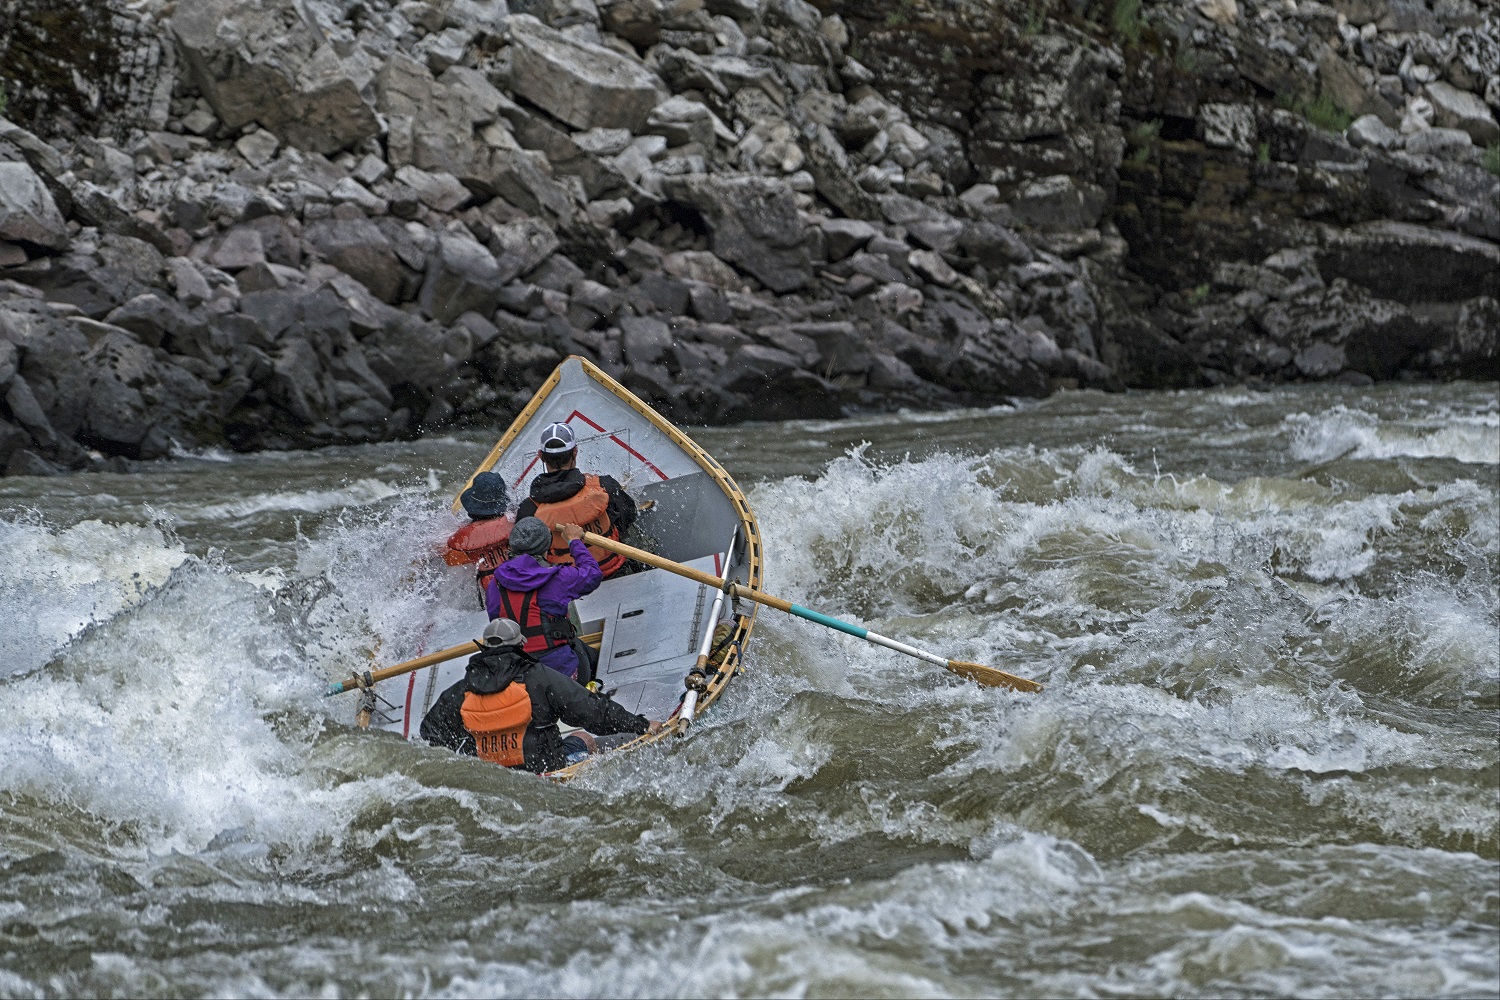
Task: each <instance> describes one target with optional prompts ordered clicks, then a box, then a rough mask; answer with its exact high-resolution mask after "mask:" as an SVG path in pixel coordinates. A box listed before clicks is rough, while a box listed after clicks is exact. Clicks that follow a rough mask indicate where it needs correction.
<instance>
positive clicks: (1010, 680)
mask: <svg viewBox="0 0 1500 1000" xmlns="http://www.w3.org/2000/svg"><path fill="white" fill-rule="evenodd" d="M558 530H561V526H559V529H558ZM583 541H584V543H585V544H588V545H594V546H598V547H599V548H601V549H609V550H610V551H611V552H618V553H620V554H621V555H623V556H625V557H626V558H627V559H634V560H636V561H637V562H643V563H645V564H646V565H648V566H655V567H656V568H657V569H664V570H666V571H667V572H668V573H675V574H677V575H678V576H682V577H686V578H687V579H689V580H696V581H697V582H698V583H701V584H703V585H704V586H707V587H713V588H714V589H715V590H723V591H724V592H725V593H727V594H729V595H730V596H732V597H743V598H744V599H745V600H747V601H754V602H755V603H756V604H764V605H766V606H767V607H771V608H775V609H776V610H778V611H785V612H786V613H787V614H789V615H796V616H797V617H798V618H805V619H806V620H807V621H810V622H817V623H818V624H819V625H826V626H828V627H829V628H831V629H837V630H838V631H840V632H843V633H846V634H848V635H852V636H855V637H856V638H860V639H863V640H865V641H866V642H873V643H874V644H875V645H877V646H884V647H885V648H886V649H894V650H895V651H896V652H898V653H905V654H906V655H907V656H914V657H916V658H917V659H919V660H925V661H927V662H928V663H934V664H936V665H938V666H940V667H942V668H944V669H945V670H951V671H952V672H953V673H955V674H958V675H959V676H961V677H967V678H969V680H971V681H975V682H977V683H979V684H983V685H985V686H986V687H1007V688H1011V689H1012V690H1015V691H1040V690H1041V689H1042V686H1041V685H1040V684H1038V683H1037V682H1036V681H1031V680H1027V679H1026V678H1024V677H1017V676H1015V675H1014V674H1007V673H1006V672H1005V671H1003V670H996V669H995V668H994V667H987V666H985V665H984V664H982V663H968V662H966V661H964V660H949V659H947V658H945V657H942V656H938V655H937V654H936V653H929V652H927V651H926V650H924V649H918V648H917V647H915V646H908V645H907V644H906V643H904V642H897V641H896V640H895V639H890V638H887V637H886V636H883V635H880V634H879V633H876V632H871V631H870V630H869V629H866V628H861V627H860V626H858V625H853V624H850V623H849V622H846V621H841V620H840V619H838V618H833V617H831V616H829V615H825V614H822V613H821V612H818V611H814V610H812V609H811V608H804V607H802V606H801V605H800V604H793V603H792V602H791V601H787V600H784V599H782V598H780V597H772V596H771V595H770V594H763V593H761V592H760V591H758V590H752V589H750V588H749V587H745V586H742V585H740V584H738V583H730V584H727V585H726V584H725V582H724V581H723V580H721V579H719V578H718V577H716V576H712V575H710V574H708V573H704V572H701V571H699V570H696V569H693V568H692V567H691V566H684V565H682V563H676V562H673V561H672V560H670V559H663V558H662V557H661V556H659V555H656V554H655V553H652V552H647V551H646V550H645V549H638V548H636V547H635V546H633V545H625V544H624V543H622V542H617V541H615V540H614V539H612V538H605V537H604V536H603V535H596V534H594V533H593V532H592V531H586V532H584V533H583Z"/></svg>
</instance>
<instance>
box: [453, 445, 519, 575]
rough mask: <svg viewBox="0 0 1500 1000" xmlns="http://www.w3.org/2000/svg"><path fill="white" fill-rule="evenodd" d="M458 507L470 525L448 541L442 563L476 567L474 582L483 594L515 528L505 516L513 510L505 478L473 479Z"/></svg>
mask: <svg viewBox="0 0 1500 1000" xmlns="http://www.w3.org/2000/svg"><path fill="white" fill-rule="evenodd" d="M458 501H459V503H461V504H463V507H464V513H465V514H468V515H469V519H470V522H471V523H469V524H466V525H464V526H463V527H462V528H459V529H458V530H457V531H455V532H454V533H453V534H452V535H450V536H449V538H448V550H447V551H446V552H444V553H443V561H444V562H446V563H447V564H448V565H449V566H462V565H464V564H465V563H474V564H475V565H474V578H475V580H476V581H477V582H478V584H479V590H480V593H481V594H482V593H483V592H484V586H485V584H487V583H489V580H490V574H491V573H494V572H495V567H496V566H498V565H500V561H501V560H502V559H503V558H504V557H505V555H506V554H507V552H508V546H507V542H508V540H509V539H510V531H511V527H512V526H513V525H514V524H515V522H514V521H512V520H511V519H510V518H508V517H506V516H505V511H506V508H508V507H509V506H510V491H509V490H507V489H506V488H505V477H504V476H501V475H499V474H497V473H494V472H481V473H479V474H478V475H477V476H475V477H474V482H473V483H471V484H470V485H469V488H468V489H466V490H464V491H463V493H461V494H459V497H458Z"/></svg>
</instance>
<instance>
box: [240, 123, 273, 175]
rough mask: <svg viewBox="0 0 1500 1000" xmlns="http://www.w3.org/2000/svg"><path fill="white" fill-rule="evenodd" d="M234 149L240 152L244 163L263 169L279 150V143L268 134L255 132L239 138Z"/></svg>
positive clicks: (261, 131)
mask: <svg viewBox="0 0 1500 1000" xmlns="http://www.w3.org/2000/svg"><path fill="white" fill-rule="evenodd" d="M234 148H235V149H237V150H239V151H240V155H241V156H243V157H244V158H245V162H246V163H248V164H250V165H251V166H252V167H263V166H265V165H266V164H267V163H270V162H271V161H272V160H274V159H275V158H276V150H278V149H280V148H281V143H280V142H278V141H277V140H276V137H275V136H274V135H272V134H271V133H270V132H266V131H263V130H257V131H255V132H251V133H250V134H249V135H246V136H241V137H240V139H239V140H238V141H237V142H235V144H234Z"/></svg>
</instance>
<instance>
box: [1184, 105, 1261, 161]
mask: <svg viewBox="0 0 1500 1000" xmlns="http://www.w3.org/2000/svg"><path fill="white" fill-rule="evenodd" d="M1198 120H1199V121H1200V122H1202V123H1203V141H1204V142H1205V143H1206V144H1208V145H1210V146H1213V147H1214V148H1216V149H1232V150H1234V151H1236V152H1238V153H1240V154H1242V155H1244V156H1251V155H1253V154H1254V153H1255V109H1254V108H1252V107H1251V106H1250V105H1248V104H1200V105H1198Z"/></svg>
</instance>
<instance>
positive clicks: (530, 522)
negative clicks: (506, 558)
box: [510, 517, 552, 556]
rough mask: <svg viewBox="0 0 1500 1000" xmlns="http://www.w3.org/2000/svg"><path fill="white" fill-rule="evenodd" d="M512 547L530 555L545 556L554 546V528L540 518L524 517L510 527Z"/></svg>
mask: <svg viewBox="0 0 1500 1000" xmlns="http://www.w3.org/2000/svg"><path fill="white" fill-rule="evenodd" d="M510 548H511V551H512V552H521V553H524V554H526V555H528V556H544V555H546V554H547V550H548V549H550V548H552V530H551V529H550V528H548V527H547V526H546V525H545V524H543V523H542V522H541V520H540V519H539V518H535V517H523V518H521V519H520V520H519V521H517V522H516V526H515V527H514V528H512V529H510Z"/></svg>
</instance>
